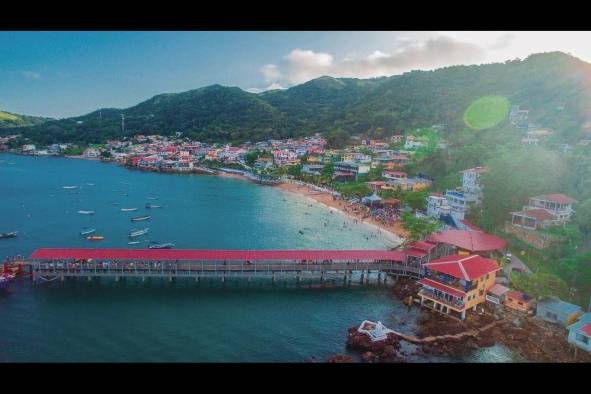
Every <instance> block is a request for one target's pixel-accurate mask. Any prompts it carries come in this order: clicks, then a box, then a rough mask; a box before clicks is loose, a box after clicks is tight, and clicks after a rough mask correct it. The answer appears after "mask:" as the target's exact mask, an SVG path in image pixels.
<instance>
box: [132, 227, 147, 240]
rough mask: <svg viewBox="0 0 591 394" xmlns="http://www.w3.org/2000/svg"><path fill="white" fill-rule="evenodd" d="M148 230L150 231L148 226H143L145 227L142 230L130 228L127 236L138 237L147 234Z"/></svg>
mask: <svg viewBox="0 0 591 394" xmlns="http://www.w3.org/2000/svg"><path fill="white" fill-rule="evenodd" d="M148 231H150V228H149V227H146V228H145V229H143V230H138V229H132V230H131V231H130V232H129V238H133V237H139V236H140V235H144V234H147V233H148Z"/></svg>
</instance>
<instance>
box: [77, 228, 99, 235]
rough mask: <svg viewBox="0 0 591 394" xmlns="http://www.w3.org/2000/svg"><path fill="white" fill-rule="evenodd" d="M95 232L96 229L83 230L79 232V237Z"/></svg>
mask: <svg viewBox="0 0 591 394" xmlns="http://www.w3.org/2000/svg"><path fill="white" fill-rule="evenodd" d="M95 231H96V228H89V229H85V230H82V231H80V235H88V234H92V233H94V232H95Z"/></svg>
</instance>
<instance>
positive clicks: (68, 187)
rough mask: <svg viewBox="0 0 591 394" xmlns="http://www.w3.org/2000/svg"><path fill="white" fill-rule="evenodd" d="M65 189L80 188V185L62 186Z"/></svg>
mask: <svg viewBox="0 0 591 394" xmlns="http://www.w3.org/2000/svg"><path fill="white" fill-rule="evenodd" d="M62 188H64V189H78V186H62Z"/></svg>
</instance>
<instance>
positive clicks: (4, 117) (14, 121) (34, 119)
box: [0, 111, 51, 129]
mask: <svg viewBox="0 0 591 394" xmlns="http://www.w3.org/2000/svg"><path fill="white" fill-rule="evenodd" d="M48 120H51V119H50V118H42V117H40V116H28V115H18V114H13V113H10V112H6V111H0V129H4V128H12V127H23V126H34V125H38V124H41V123H43V122H46V121H48Z"/></svg>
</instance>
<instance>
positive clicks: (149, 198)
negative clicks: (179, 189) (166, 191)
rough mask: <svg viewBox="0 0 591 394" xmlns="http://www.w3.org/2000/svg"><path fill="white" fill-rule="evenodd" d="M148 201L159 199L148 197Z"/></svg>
mask: <svg viewBox="0 0 591 394" xmlns="http://www.w3.org/2000/svg"><path fill="white" fill-rule="evenodd" d="M148 200H158V197H148Z"/></svg>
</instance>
